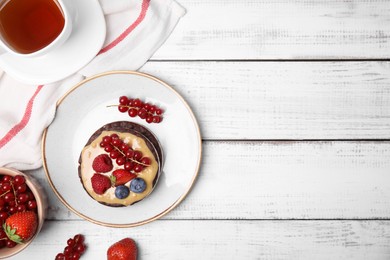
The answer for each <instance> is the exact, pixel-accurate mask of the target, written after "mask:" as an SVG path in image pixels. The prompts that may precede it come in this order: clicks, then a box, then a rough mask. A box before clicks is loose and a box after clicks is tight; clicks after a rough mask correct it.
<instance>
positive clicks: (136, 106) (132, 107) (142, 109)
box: [109, 96, 164, 124]
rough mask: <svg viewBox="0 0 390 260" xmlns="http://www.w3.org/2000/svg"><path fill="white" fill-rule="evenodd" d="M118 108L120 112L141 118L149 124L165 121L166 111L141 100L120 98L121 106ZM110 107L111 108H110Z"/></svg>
mask: <svg viewBox="0 0 390 260" xmlns="http://www.w3.org/2000/svg"><path fill="white" fill-rule="evenodd" d="M111 106H117V107H118V110H119V112H121V113H126V112H127V113H128V114H129V116H130V117H137V116H138V117H140V118H141V119H144V120H145V121H146V122H148V123H149V124H151V123H160V122H161V121H162V119H163V117H162V116H163V114H164V111H163V110H162V109H161V108H159V107H158V106H156V105H152V104H150V103H145V102H143V101H141V100H140V99H139V98H135V99H133V98H128V97H126V96H121V97H119V105H111ZM109 107H110V106H109Z"/></svg>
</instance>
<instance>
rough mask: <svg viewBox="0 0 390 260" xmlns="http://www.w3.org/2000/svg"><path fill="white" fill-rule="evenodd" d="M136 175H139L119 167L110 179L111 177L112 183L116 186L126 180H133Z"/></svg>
mask: <svg viewBox="0 0 390 260" xmlns="http://www.w3.org/2000/svg"><path fill="white" fill-rule="evenodd" d="M135 177H137V175H135V174H134V173H131V172H129V171H126V170H123V169H118V170H115V171H114V172H113V173H112V175H111V177H110V179H111V183H112V185H113V186H115V187H116V186H119V185H123V184H125V183H126V182H129V181H131V180H132V179H134V178H135Z"/></svg>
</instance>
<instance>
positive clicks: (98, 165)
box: [92, 154, 113, 172]
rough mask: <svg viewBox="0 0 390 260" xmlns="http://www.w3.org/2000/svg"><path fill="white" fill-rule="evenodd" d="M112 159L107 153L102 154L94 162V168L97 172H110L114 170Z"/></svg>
mask: <svg viewBox="0 0 390 260" xmlns="http://www.w3.org/2000/svg"><path fill="white" fill-rule="evenodd" d="M112 167H113V166H112V160H111V158H110V157H109V156H108V155H107V154H100V155H98V156H96V158H95V159H94V160H93V162H92V168H93V169H94V170H95V171H96V172H109V171H111V170H112Z"/></svg>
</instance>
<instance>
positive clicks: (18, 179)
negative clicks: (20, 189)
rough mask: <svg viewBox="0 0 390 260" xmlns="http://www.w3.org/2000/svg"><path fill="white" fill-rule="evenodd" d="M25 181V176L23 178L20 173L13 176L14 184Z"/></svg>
mask: <svg viewBox="0 0 390 260" xmlns="http://www.w3.org/2000/svg"><path fill="white" fill-rule="evenodd" d="M25 182H26V178H24V176H22V175H17V176H15V178H14V183H15V184H16V185H21V184H23V183H25Z"/></svg>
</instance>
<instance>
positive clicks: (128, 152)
mask: <svg viewBox="0 0 390 260" xmlns="http://www.w3.org/2000/svg"><path fill="white" fill-rule="evenodd" d="M125 155H126V158H129V159H133V157H134V151H133V150H131V149H129V150H128V151H126V153H125Z"/></svg>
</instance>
